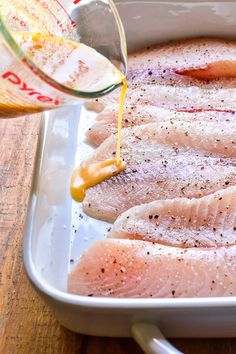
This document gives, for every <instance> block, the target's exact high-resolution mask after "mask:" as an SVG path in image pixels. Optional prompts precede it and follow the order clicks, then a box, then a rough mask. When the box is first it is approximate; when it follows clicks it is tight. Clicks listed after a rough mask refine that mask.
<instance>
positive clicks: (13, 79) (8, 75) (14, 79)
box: [2, 71, 59, 106]
mask: <svg viewBox="0 0 236 354" xmlns="http://www.w3.org/2000/svg"><path fill="white" fill-rule="evenodd" d="M2 78H3V79H5V80H7V81H9V82H10V83H12V84H13V85H16V86H18V88H19V90H20V91H24V92H25V93H26V94H27V95H28V96H34V97H35V98H36V99H37V100H38V101H40V102H43V103H51V104H54V105H56V106H58V105H59V101H58V100H57V99H53V98H51V97H49V96H45V95H43V94H42V93H41V92H38V91H36V90H35V89H33V88H31V87H28V85H27V83H26V82H24V81H22V80H21V78H20V77H19V76H18V75H17V74H15V73H13V72H12V71H7V72H5V73H4V74H2Z"/></svg>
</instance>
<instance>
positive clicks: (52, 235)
mask: <svg viewBox="0 0 236 354" xmlns="http://www.w3.org/2000/svg"><path fill="white" fill-rule="evenodd" d="M117 7H118V10H119V12H120V15H121V17H122V20H123V23H124V27H125V29H126V35H127V41H128V48H129V50H133V49H134V48H137V47H142V46H145V45H147V44H152V43H157V42H160V41H165V40H169V39H177V38H186V37H199V36H213V37H226V38H236V2H234V1H231V2H230V1H219V2H215V1H214V2H213V1H208V2H202V1H182V2H177V1H158V0H156V1H155V0H153V1H120V2H117ZM94 116H95V115H94V113H89V112H87V111H86V110H85V108H84V107H83V106H73V107H70V108H63V109H60V110H57V111H55V112H50V113H46V114H44V117H43V119H42V123H43V124H42V132H41V139H40V143H39V148H38V156H37V166H36V168H35V174H34V181H33V188H32V194H31V199H30V204H29V211H28V218H27V223H26V228H25V237H24V262H25V268H26V271H27V274H28V276H29V278H30V280H31V282H32V283H33V285H34V286H35V288H36V289H37V290H38V292H39V294H40V295H41V296H42V297H43V298H44V300H45V301H46V302H47V303H48V304H49V306H50V307H51V308H52V309H53V311H54V313H55V316H56V317H57V319H58V320H59V321H60V323H61V324H62V325H64V326H65V327H67V328H69V329H71V330H72V331H76V332H79V333H84V334H88V335H97V336H117V337H118V336H119V337H122V336H131V335H132V334H133V335H134V336H135V338H136V339H137V340H138V342H139V343H140V344H141V345H142V347H143V348H144V350H145V351H146V352H147V353H171V352H172V353H177V351H176V350H175V349H173V348H171V347H169V346H168V343H167V342H165V340H162V339H161V334H160V332H159V331H158V328H160V330H161V331H162V333H163V334H164V335H165V336H168V337H234V336H236V297H228V298H227V297H222V298H191V299H115V298H114V299H112V298H109V299H106V298H90V297H83V296H76V295H71V294H68V293H67V292H66V284H67V274H68V271H69V269H70V268H71V267H73V266H74V265H75V264H76V262H77V260H78V258H79V256H80V255H81V252H82V251H83V250H84V249H85V248H86V247H88V246H89V245H90V244H91V243H92V242H94V240H96V239H100V238H102V237H104V236H105V234H106V230H107V227H109V224H107V223H105V222H101V221H95V220H93V219H91V218H89V217H87V216H86V215H84V214H83V212H82V211H81V206H80V204H78V203H75V202H74V201H72V199H71V197H70V194H69V180H70V174H71V171H72V169H73V167H74V166H75V165H76V164H78V162H79V161H81V159H84V158H85V157H86V155H87V154H88V153H89V152H90V151H91V150H92V148H91V147H89V146H88V145H86V144H85V143H84V142H83V139H84V132H85V130H86V128H87V127H88V126H89V125H90V124H91V121H92V120H93V119H94ZM155 337H156V338H158V340H156V339H155ZM153 338H154V339H153ZM163 348H164V349H163Z"/></svg>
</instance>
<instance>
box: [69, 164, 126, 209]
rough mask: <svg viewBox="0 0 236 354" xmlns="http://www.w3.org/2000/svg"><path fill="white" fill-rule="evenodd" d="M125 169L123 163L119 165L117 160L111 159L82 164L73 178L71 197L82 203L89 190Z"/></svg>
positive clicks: (74, 172)
mask: <svg viewBox="0 0 236 354" xmlns="http://www.w3.org/2000/svg"><path fill="white" fill-rule="evenodd" d="M124 169H125V165H124V164H122V163H119V164H117V162H116V160H115V159H109V160H105V161H101V162H94V163H91V164H88V165H86V164H81V165H80V167H78V168H76V169H75V170H74V171H73V174H72V176H71V188H70V191H71V195H72V198H73V199H75V200H77V201H78V202H82V201H83V199H84V197H85V192H86V190H87V189H88V188H90V187H92V186H95V185H96V184H98V183H100V182H102V181H104V180H105V179H107V178H109V177H112V176H115V175H117V174H118V173H119V172H121V171H123V170H124Z"/></svg>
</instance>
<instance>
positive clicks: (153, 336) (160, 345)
mask: <svg viewBox="0 0 236 354" xmlns="http://www.w3.org/2000/svg"><path fill="white" fill-rule="evenodd" d="M131 331H132V334H133V337H134V339H135V340H136V342H137V343H138V344H139V345H140V347H141V348H142V349H143V351H144V352H145V353H146V354H183V353H182V352H180V351H179V350H178V349H176V348H175V347H174V346H173V345H172V344H171V343H170V342H168V341H167V340H166V338H165V337H164V336H163V334H162V333H161V331H160V330H159V328H158V327H157V326H156V325H155V324H153V323H150V322H149V323H148V322H136V323H134V324H133V326H132V328H131Z"/></svg>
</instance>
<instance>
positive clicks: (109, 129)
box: [86, 104, 236, 145]
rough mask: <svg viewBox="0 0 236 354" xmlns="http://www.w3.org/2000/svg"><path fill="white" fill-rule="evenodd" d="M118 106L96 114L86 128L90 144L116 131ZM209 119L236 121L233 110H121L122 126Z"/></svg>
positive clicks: (224, 121) (95, 143) (139, 108)
mask: <svg viewBox="0 0 236 354" xmlns="http://www.w3.org/2000/svg"><path fill="white" fill-rule="evenodd" d="M118 110H119V106H118V105H117V104H113V105H109V106H107V107H106V108H105V109H104V110H103V111H102V112H100V113H99V114H97V117H96V120H95V122H94V123H93V125H92V126H91V127H90V128H89V129H88V131H87V133H86V136H87V140H88V142H89V143H90V144H93V145H100V144H101V143H102V142H103V141H104V140H105V139H106V138H108V137H109V136H110V135H111V134H115V133H116V132H117V120H118ZM176 120H177V121H189V122H191V121H199V120H202V121H209V122H211V121H212V122H215V123H216V124H222V123H226V122H232V121H236V115H235V113H234V112H233V113H232V112H218V111H212V112H193V113H188V112H176V111H170V110H167V109H163V108H158V107H155V106H149V105H146V106H142V105H136V106H125V107H124V110H123V120H122V126H123V128H128V127H133V126H136V125H144V124H148V123H155V122H157V123H161V122H167V121H176Z"/></svg>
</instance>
